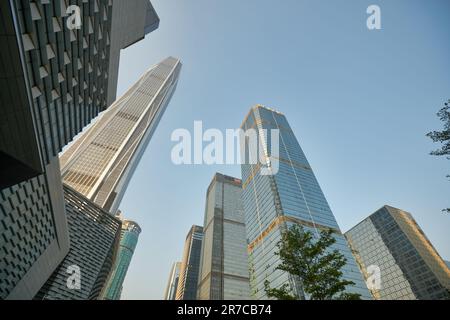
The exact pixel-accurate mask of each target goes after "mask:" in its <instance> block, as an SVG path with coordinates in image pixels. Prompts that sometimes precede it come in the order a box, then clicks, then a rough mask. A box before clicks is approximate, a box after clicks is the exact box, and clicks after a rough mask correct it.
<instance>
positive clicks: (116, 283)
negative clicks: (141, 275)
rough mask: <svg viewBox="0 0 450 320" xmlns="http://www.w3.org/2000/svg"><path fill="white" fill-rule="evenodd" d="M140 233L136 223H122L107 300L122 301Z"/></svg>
mask: <svg viewBox="0 0 450 320" xmlns="http://www.w3.org/2000/svg"><path fill="white" fill-rule="evenodd" d="M140 233H141V228H140V227H139V225H138V224H137V223H136V222H134V221H130V220H124V221H122V231H121V235H120V245H119V250H118V252H117V257H116V259H115V262H114V267H113V269H112V272H111V276H110V279H109V281H108V285H107V287H106V292H105V294H104V297H105V299H107V300H120V295H121V293H122V286H123V282H124V280H125V276H126V275H127V271H128V267H129V266H130V263H131V258H132V257H133V253H134V250H135V249H136V246H137V243H138V239H139V234H140Z"/></svg>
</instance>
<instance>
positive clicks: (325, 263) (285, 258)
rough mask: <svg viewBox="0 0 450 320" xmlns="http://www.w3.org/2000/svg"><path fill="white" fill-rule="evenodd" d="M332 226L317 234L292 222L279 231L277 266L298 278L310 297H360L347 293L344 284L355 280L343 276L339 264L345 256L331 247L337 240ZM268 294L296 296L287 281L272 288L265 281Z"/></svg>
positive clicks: (325, 298)
mask: <svg viewBox="0 0 450 320" xmlns="http://www.w3.org/2000/svg"><path fill="white" fill-rule="evenodd" d="M332 234H333V232H332V231H331V230H326V231H322V232H321V233H320V237H318V238H317V237H315V236H314V235H313V233H312V232H310V231H305V230H304V229H303V227H301V226H299V225H293V226H292V227H291V228H290V229H288V230H286V231H284V232H283V233H282V238H281V240H280V242H279V243H278V252H276V253H275V254H276V255H278V256H279V257H280V259H281V263H280V264H279V265H278V266H277V268H276V269H278V270H283V271H286V272H288V273H289V274H291V275H293V276H295V277H297V278H298V279H300V281H301V285H302V288H303V291H304V292H305V293H306V294H307V295H308V296H309V298H310V299H311V300H331V299H343V300H350V299H360V295H359V294H354V293H346V292H345V287H346V286H347V285H352V284H354V283H353V282H352V281H348V280H344V279H342V271H341V269H342V267H343V266H344V265H345V264H346V259H345V257H344V255H343V254H342V253H340V252H339V251H337V250H330V249H329V248H330V246H331V245H333V244H334V243H335V242H336V239H335V238H334V237H333V235H332ZM265 290H266V294H267V296H268V297H273V298H277V299H289V300H292V299H298V297H297V296H296V295H295V294H294V293H293V290H292V288H290V286H289V285H288V284H285V285H283V286H282V287H280V288H277V289H273V288H270V287H269V283H268V282H267V281H266V282H265Z"/></svg>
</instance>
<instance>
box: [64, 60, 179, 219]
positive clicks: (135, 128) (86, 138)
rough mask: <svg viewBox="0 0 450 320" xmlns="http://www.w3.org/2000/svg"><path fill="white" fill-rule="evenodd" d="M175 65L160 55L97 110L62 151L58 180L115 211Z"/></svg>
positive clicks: (172, 82)
mask: <svg viewBox="0 0 450 320" xmlns="http://www.w3.org/2000/svg"><path fill="white" fill-rule="evenodd" d="M180 70H181V63H180V61H179V60H178V59H176V58H173V57H169V58H167V59H165V60H163V61H162V62H160V63H158V64H157V65H155V66H153V67H152V68H150V69H149V70H148V71H146V72H145V73H144V75H143V76H142V77H141V78H140V79H139V80H138V81H137V82H136V83H135V84H134V85H133V86H132V87H131V88H130V89H129V90H128V91H127V92H126V93H125V94H124V95H123V96H122V97H121V98H119V99H118V100H117V101H116V102H114V103H113V105H112V106H111V107H110V108H109V109H108V110H107V111H105V112H104V113H103V114H101V115H100V117H99V119H98V120H97V121H96V122H95V123H94V124H93V126H92V127H90V128H89V129H88V130H86V132H84V133H83V134H82V136H80V137H79V138H78V139H77V140H76V141H75V142H74V143H73V144H72V145H71V146H69V147H68V149H67V150H65V152H64V153H63V155H62V156H61V171H62V176H63V182H64V183H66V184H67V185H69V186H70V187H72V188H74V189H75V190H77V191H78V192H80V193H81V194H83V195H84V196H86V197H87V198H89V199H90V200H92V201H93V202H95V203H96V204H98V205H99V206H101V207H102V208H104V209H105V210H107V211H110V212H111V214H115V213H116V212H117V209H118V206H119V203H120V201H121V199H122V197H123V194H124V192H125V190H126V187H127V185H128V182H129V181H130V179H131V176H132V174H133V172H134V170H135V168H136V166H137V164H138V162H139V159H140V158H141V156H142V154H143V152H144V151H145V147H146V146H147V144H148V142H149V140H150V138H151V136H152V135H153V132H154V131H155V129H156V127H157V125H158V123H159V121H160V119H161V117H162V115H163V113H164V111H165V109H166V107H167V105H168V103H169V101H170V98H171V97H172V94H173V93H174V91H175V88H176V85H177V82H178V76H179V74H180Z"/></svg>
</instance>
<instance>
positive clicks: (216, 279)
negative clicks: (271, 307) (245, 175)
mask: <svg viewBox="0 0 450 320" xmlns="http://www.w3.org/2000/svg"><path fill="white" fill-rule="evenodd" d="M241 193H242V188H241V179H237V178H233V177H229V176H226V175H223V174H220V173H216V174H215V175H214V178H213V180H212V181H211V184H210V185H209V187H208V192H207V194H206V208H205V222H204V227H203V234H204V237H203V245H202V257H201V263H200V275H199V284H198V293H197V298H198V299H199V300H242V299H249V298H250V285H249V273H248V259H247V241H246V238H245V223H244V209H243V208H242V200H241Z"/></svg>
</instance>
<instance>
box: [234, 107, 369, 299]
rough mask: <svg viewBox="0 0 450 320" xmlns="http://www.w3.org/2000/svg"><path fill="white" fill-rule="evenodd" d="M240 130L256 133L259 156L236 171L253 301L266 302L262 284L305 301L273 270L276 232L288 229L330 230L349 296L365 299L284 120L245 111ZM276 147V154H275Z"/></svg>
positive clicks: (295, 284)
mask: <svg viewBox="0 0 450 320" xmlns="http://www.w3.org/2000/svg"><path fill="white" fill-rule="evenodd" d="M241 128H242V129H243V130H244V131H246V130H248V129H255V130H256V133H257V137H258V150H259V152H260V160H259V161H257V163H255V164H252V163H251V162H250V161H246V162H244V163H243V164H242V166H241V170H242V181H243V182H242V188H243V191H242V192H243V193H242V199H243V204H244V211H245V218H246V233H247V242H248V254H249V266H250V286H251V290H252V292H251V293H252V295H253V296H254V298H256V299H265V298H267V296H266V294H265V290H264V282H265V281H266V280H268V281H269V282H270V286H271V287H275V288H277V287H280V286H281V285H283V284H285V283H289V284H290V286H291V288H292V289H293V290H294V291H295V292H296V293H297V295H298V296H299V297H304V298H306V299H307V298H308V297H307V296H305V294H304V292H303V291H302V289H301V285H300V283H299V281H297V280H296V279H294V278H293V277H292V276H290V275H289V274H288V273H286V272H284V271H280V270H276V267H277V265H278V264H279V263H280V261H279V257H278V256H277V255H275V254H274V253H275V252H276V251H277V250H278V248H277V243H278V241H279V240H280V239H281V232H282V231H283V230H285V229H286V228H287V227H289V226H290V225H292V224H299V225H301V226H303V227H304V229H305V230H310V231H312V232H313V233H314V234H318V233H319V232H320V230H322V229H331V230H333V232H334V233H333V235H334V237H335V238H336V243H335V244H334V246H333V249H337V250H339V251H340V252H341V253H342V254H343V255H344V256H345V258H346V259H347V264H346V265H345V267H344V268H343V272H344V277H345V278H346V279H348V280H351V281H353V282H354V283H355V285H354V286H351V287H348V288H347V289H348V291H349V292H355V293H359V294H361V295H362V297H363V298H367V299H370V297H371V296H370V293H369V291H368V289H367V286H366V285H365V283H364V281H363V278H362V275H361V273H360V271H359V269H358V266H357V264H356V262H355V260H354V258H353V256H352V253H351V251H350V249H349V247H348V244H347V241H346V240H345V237H344V235H343V234H342V233H341V231H340V229H339V226H338V224H337V222H336V219H335V218H334V216H333V213H332V212H331V209H330V207H329V205H328V203H327V201H326V199H325V196H324V194H323V192H322V190H321V188H320V186H319V183H318V182H317V180H316V178H315V176H314V173H313V171H312V169H311V166H310V165H309V163H308V160H307V159H306V157H305V155H304V153H303V151H302V149H301V147H300V145H299V143H298V141H297V139H296V137H295V135H294V133H293V132H292V129H291V127H290V126H289V124H288V122H287V120H286V117H285V116H284V115H283V114H281V113H280V112H277V111H275V110H272V109H269V108H266V107H263V106H261V105H257V106H255V107H253V108H252V109H251V110H250V112H249V113H248V115H247V116H246V118H245V120H244V122H243V123H242V126H241ZM271 129H275V130H278V132H279V139H277V141H274V139H273V138H274V137H275V136H276V135H275V133H272V131H271ZM277 142H278V146H279V152H276V147H275V143H277ZM241 146H242V148H241V150H243V151H244V152H245V154H249V153H251V150H250V149H249V148H250V146H251V144H249V143H248V140H247V136H246V138H245V139H242V140H241ZM273 151H274V152H273ZM276 153H278V154H276ZM263 171H264V172H265V174H262V172H263ZM267 173H272V174H267Z"/></svg>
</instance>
